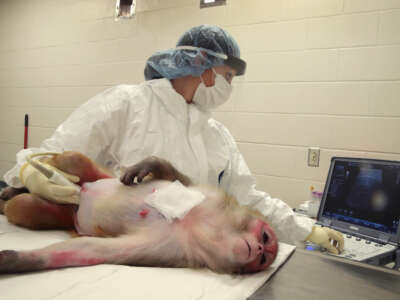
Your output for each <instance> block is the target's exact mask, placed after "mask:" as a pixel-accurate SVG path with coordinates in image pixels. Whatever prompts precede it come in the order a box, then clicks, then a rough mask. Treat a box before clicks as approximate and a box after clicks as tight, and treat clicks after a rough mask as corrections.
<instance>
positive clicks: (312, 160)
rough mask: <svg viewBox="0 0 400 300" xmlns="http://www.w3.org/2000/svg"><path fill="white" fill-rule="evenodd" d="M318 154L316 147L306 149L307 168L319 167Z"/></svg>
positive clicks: (318, 150)
mask: <svg viewBox="0 0 400 300" xmlns="http://www.w3.org/2000/svg"><path fill="white" fill-rule="evenodd" d="M319 154H320V149H319V148H318V147H310V148H308V159H307V162H308V166H309V167H319Z"/></svg>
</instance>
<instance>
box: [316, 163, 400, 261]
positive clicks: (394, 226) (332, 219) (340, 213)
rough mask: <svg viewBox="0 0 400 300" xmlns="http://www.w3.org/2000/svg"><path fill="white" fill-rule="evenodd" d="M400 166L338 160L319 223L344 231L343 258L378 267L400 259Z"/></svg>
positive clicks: (331, 174)
mask: <svg viewBox="0 0 400 300" xmlns="http://www.w3.org/2000/svg"><path fill="white" fill-rule="evenodd" d="M399 220H400V162H398V161H385V160H375V159H363V158H343V157H333V158H332V160H331V166H330V169H329V173H328V177H327V180H326V184H325V189H324V193H323V196H322V199H321V205H320V207H319V210H318V215H317V224H319V225H321V226H325V227H330V228H332V229H335V230H337V231H340V232H342V233H343V235H344V238H345V247H344V251H343V252H342V253H340V254H339V255H338V256H341V257H344V258H347V259H351V260H354V261H362V262H366V263H370V264H374V265H385V264H387V263H389V262H392V261H394V260H396V252H397V256H398V257H397V259H400V257H399V256H400V250H398V249H399V241H400V227H399V223H400V222H399Z"/></svg>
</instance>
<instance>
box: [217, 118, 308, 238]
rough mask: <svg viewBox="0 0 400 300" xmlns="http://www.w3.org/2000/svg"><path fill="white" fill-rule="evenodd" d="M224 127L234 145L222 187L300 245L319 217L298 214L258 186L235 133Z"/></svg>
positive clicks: (225, 137)
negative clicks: (314, 218)
mask: <svg viewBox="0 0 400 300" xmlns="http://www.w3.org/2000/svg"><path fill="white" fill-rule="evenodd" d="M220 129H221V133H222V135H223V136H224V140H225V142H226V143H228V145H229V147H228V148H229V149H230V158H229V166H228V169H227V170H225V171H224V176H223V177H222V180H221V187H222V188H224V189H225V190H226V191H227V192H228V193H230V194H232V195H233V196H234V197H235V198H236V199H237V200H238V202H239V203H240V204H241V205H246V206H249V207H251V208H254V209H256V210H258V211H259V212H260V213H261V214H263V215H264V216H265V217H266V218H267V220H268V222H269V223H270V225H271V226H272V227H273V228H274V230H275V233H276V234H277V236H278V239H279V240H280V241H282V242H286V243H289V244H293V245H296V244H297V245H300V243H301V242H303V241H304V240H305V239H306V237H307V236H308V235H309V234H310V233H311V230H312V226H313V225H314V223H315V221H313V220H312V219H310V218H307V217H303V216H299V215H296V214H295V213H294V212H293V210H292V208H290V207H289V205H287V204H286V203H285V202H283V201H282V200H280V199H278V198H272V197H271V196H270V195H269V194H268V193H266V192H263V191H259V190H256V184H255V178H254V177H253V176H252V174H251V172H250V170H249V168H248V166H247V164H246V162H245V160H244V158H243V156H242V154H241V153H240V152H239V149H238V147H237V145H236V143H235V141H234V139H233V137H232V136H231V134H230V133H229V131H228V130H227V129H226V128H225V127H222V125H221V128H220Z"/></svg>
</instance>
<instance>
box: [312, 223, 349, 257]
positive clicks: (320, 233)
mask: <svg viewBox="0 0 400 300" xmlns="http://www.w3.org/2000/svg"><path fill="white" fill-rule="evenodd" d="M306 240H308V241H310V242H312V243H314V244H317V245H320V246H322V247H324V248H326V249H327V250H328V252H330V253H334V254H339V253H340V252H342V251H343V246H344V240H343V235H342V234H341V233H340V232H339V231H336V230H333V229H331V228H328V227H320V226H314V227H313V229H312V232H311V234H310V235H309V236H308V237H307V239H306Z"/></svg>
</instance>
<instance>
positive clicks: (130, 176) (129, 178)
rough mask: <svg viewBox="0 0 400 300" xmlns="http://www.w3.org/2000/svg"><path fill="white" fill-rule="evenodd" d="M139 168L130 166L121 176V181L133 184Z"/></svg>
mask: <svg viewBox="0 0 400 300" xmlns="http://www.w3.org/2000/svg"><path fill="white" fill-rule="evenodd" d="M138 172H139V169H137V168H129V169H128V170H127V171H126V172H125V174H124V175H122V176H121V178H120V181H121V182H122V183H123V184H125V185H133V184H135V183H134V181H133V180H134V179H135V177H136V175H137V174H138Z"/></svg>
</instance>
